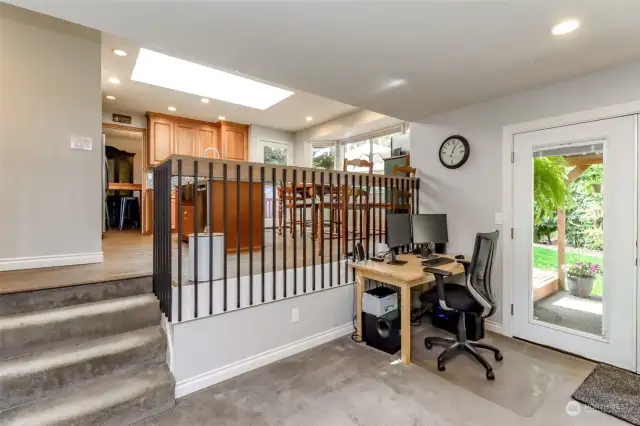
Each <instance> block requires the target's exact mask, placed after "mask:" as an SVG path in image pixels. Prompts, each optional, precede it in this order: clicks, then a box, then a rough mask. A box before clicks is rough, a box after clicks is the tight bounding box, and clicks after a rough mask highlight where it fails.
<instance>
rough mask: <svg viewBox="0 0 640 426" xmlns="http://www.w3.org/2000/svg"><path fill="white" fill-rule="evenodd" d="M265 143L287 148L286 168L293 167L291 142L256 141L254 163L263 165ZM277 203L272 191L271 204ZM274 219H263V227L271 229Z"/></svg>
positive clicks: (293, 145)
mask: <svg viewBox="0 0 640 426" xmlns="http://www.w3.org/2000/svg"><path fill="white" fill-rule="evenodd" d="M265 142H266V143H269V144H276V145H284V146H285V147H286V148H287V166H293V162H294V160H295V155H294V152H293V151H294V149H295V144H294V143H293V142H284V141H276V140H272V139H258V144H257V145H258V152H257V157H256V162H258V163H262V164H264V146H265ZM276 202H277V198H276V193H275V190H274V191H273V199H272V203H276ZM275 220H276V218H275V217H272V218H266V217H265V219H264V226H265V228H271V227H273V226H275Z"/></svg>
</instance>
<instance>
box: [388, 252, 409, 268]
mask: <svg viewBox="0 0 640 426" xmlns="http://www.w3.org/2000/svg"><path fill="white" fill-rule="evenodd" d="M405 263H407V261H406V260H398V259H396V249H394V248H393V249H391V260H390V261H388V262H387V264H389V265H404V264H405Z"/></svg>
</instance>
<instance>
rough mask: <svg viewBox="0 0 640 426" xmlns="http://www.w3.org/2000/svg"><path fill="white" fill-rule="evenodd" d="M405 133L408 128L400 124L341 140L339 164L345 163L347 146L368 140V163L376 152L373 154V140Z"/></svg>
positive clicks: (339, 143) (339, 144)
mask: <svg viewBox="0 0 640 426" xmlns="http://www.w3.org/2000/svg"><path fill="white" fill-rule="evenodd" d="M405 132H406V126H405V125H404V124H399V125H397V126H393V127H386V128H384V129H380V130H376V131H373V132H369V133H363V134H360V135H356V136H353V137H350V138H347V139H341V140H339V141H338V147H339V149H338V152H339V164H343V163H344V158H345V149H346V145H347V144H350V143H356V142H362V141H366V140H368V141H369V155H368V157H369V158H368V159H367V161H373V156H374V152H373V143H372V142H371V141H372V140H373V139H375V138H378V137H381V136H389V135H393V134H396V133H399V134H401V135H402V134H405ZM390 148H391V150H393V146H391V147H390ZM374 174H376V172H374ZM382 174H384V171H383V172H382Z"/></svg>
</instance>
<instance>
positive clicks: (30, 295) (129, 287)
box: [0, 276, 153, 316]
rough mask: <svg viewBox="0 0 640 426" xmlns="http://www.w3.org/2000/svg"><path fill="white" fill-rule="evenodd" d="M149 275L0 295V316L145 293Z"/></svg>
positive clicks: (149, 290)
mask: <svg viewBox="0 0 640 426" xmlns="http://www.w3.org/2000/svg"><path fill="white" fill-rule="evenodd" d="M152 287H153V283H152V278H151V277H150V276H147V277H139V278H131V279H126V280H118V281H106V282H102V283H95V284H85V285H76V286H70V287H62V288H52V289H47V290H38V291H25V292H20V293H12V294H4V295H0V316H6V315H17V314H23V313H29V312H35V311H43V310H46V309H54V308H62V307H65V306H75V305H81V304H83V303H91V302H100V301H102V300H112V299H117V298H120V297H130V296H138V295H140V294H149V293H151V291H152Z"/></svg>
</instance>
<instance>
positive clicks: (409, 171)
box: [393, 164, 416, 178]
mask: <svg viewBox="0 0 640 426" xmlns="http://www.w3.org/2000/svg"><path fill="white" fill-rule="evenodd" d="M398 173H404V175H405V176H407V177H410V178H414V177H416V169H415V168H413V167H411V166H398V165H397V164H396V165H395V166H393V175H394V176H398Z"/></svg>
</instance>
